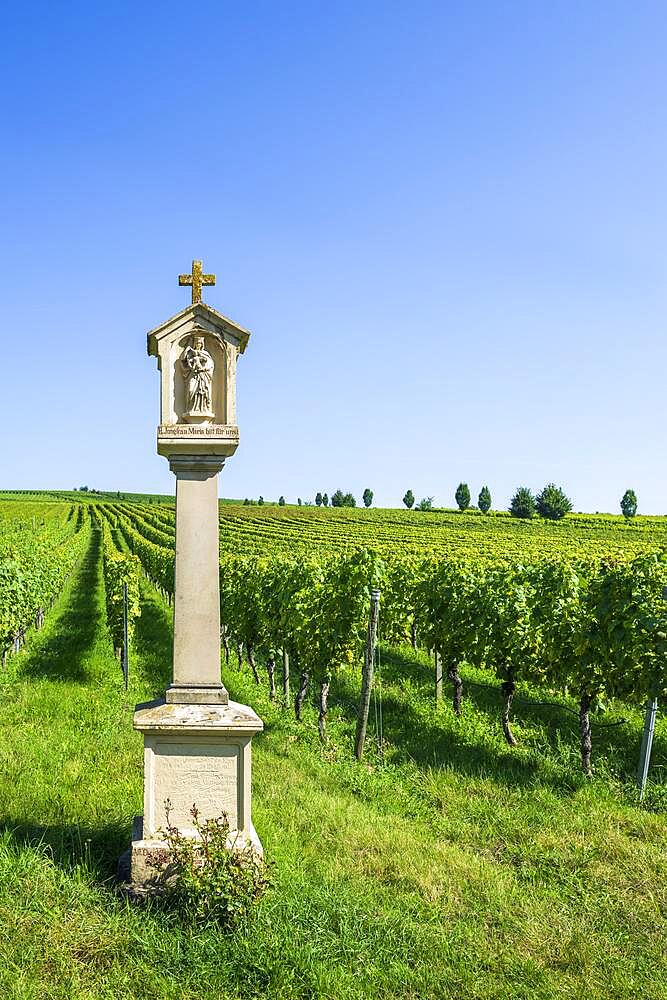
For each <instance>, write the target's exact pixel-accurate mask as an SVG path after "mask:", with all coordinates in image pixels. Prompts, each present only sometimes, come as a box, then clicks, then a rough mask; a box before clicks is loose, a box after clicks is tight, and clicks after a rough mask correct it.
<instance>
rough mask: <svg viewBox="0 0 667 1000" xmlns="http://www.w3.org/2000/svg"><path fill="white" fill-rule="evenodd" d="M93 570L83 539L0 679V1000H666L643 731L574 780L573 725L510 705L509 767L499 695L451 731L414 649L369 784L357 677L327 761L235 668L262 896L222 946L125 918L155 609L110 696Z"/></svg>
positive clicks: (164, 651)
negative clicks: (266, 890) (359, 735)
mask: <svg viewBox="0 0 667 1000" xmlns="http://www.w3.org/2000/svg"><path fill="white" fill-rule="evenodd" d="M99 559H100V553H99V539H98V537H97V536H96V535H95V534H93V535H92V538H91V547H90V550H89V552H88V555H87V557H86V559H85V561H84V562H83V564H82V565H81V567H80V569H79V570H78V572H77V573H75V574H74V576H73V577H72V579H71V580H70V582H69V584H68V586H67V588H66V590H65V592H64V593H63V595H62V596H61V599H60V601H59V604H58V605H57V606H56V608H55V609H54V610H53V612H52V613H51V616H50V617H49V619H48V622H47V625H46V627H45V628H44V629H43V630H42V631H41V632H40V633H38V634H37V635H36V636H34V637H33V638H32V640H31V641H30V643H29V645H28V646H27V647H26V649H25V651H24V652H23V653H22V654H20V656H18V657H16V658H13V659H12V660H11V661H10V666H9V669H8V671H7V673H6V674H5V675H4V676H3V677H2V679H1V684H0V764H1V767H0V823H1V833H0V929H1V932H0V996H1V997H8V998H12V1000H13V998H21V1000H24V998H25V1000H28V998H30V1000H33V998H35V1000H37V998H40V1000H42V998H54V1000H55V998H58V1000H61V998H62V1000H65V998H68V1000H70V998H72V1000H80V998H86V1000H88V998H90V1000H93V998H94V1000H107V998H113V1000H117V998H119V1000H125V998H127V1000H129V998H132V1000H141V998H146V1000H148V998H160V1000H162V998H164V1000H167V998H169V1000H176V998H186V1000H195V998H206V1000H208V998H211V1000H213V998H216V1000H231V998H250V997H271V998H279V997H280V998H285V1000H289V998H297V997H298V998H304V1000H305V998H332V1000H333V998H341V1000H342V998H346V1000H348V998H349V1000H352V998H355V1000H357V998H365V997H373V998H384V997H387V998H389V997H395V998H406V1000H407V998H433V1000H435V998H452V1000H454V998H479V1000H482V998H503V1000H508V998H509V1000H515V998H516V1000H522V998H545V1000H546V998H550V1000H551V998H561V997H562V998H566V997H567V998H575V997H576V998H578V997H582V998H583V997H586V998H591V1000H597V998H599V1000H602V998H605V1000H608V998H616V997H618V998H621V997H623V998H626V997H627V998H635V997H638V996H642V995H647V996H651V997H653V998H656V997H657V998H661V997H667V954H666V950H665V940H666V932H667V822H666V820H665V816H664V815H663V814H662V813H659V812H650V811H648V810H645V809H640V808H638V807H637V806H636V805H635V804H633V801H632V795H631V792H630V791H629V790H628V788H627V787H626V786H625V785H624V784H623V779H624V775H626V774H628V773H629V772H630V770H631V769H632V767H633V766H634V763H635V758H636V744H637V738H638V734H639V729H640V716H639V715H638V714H636V713H635V714H634V715H633V717H632V725H631V726H629V727H626V728H621V729H618V730H607V731H605V732H604V735H603V739H602V740H601V743H600V746H599V751H598V758H597V767H598V776H597V777H596V778H595V779H594V780H593V781H592V782H586V781H585V780H584V779H583V778H580V777H579V776H578V774H577V770H576V768H577V751H576V735H575V733H574V732H573V730H572V727H571V726H570V727H569V728H568V723H567V717H566V715H565V713H562V714H559V712H558V710H555V711H553V710H552V711H546V710H544V709H539V708H535V709H534V710H533V709H530V708H524V709H523V710H519V709H518V710H517V715H518V716H519V720H518V723H517V727H516V729H517V734H518V735H519V736H520V738H521V746H520V748H518V749H517V750H516V751H511V752H510V751H509V750H508V749H507V748H506V747H505V746H504V745H503V743H502V740H501V738H500V736H499V732H498V724H497V718H496V715H497V711H496V710H497V702H496V701H495V700H494V696H493V694H492V693H491V692H485V691H484V689H476V691H474V692H473V696H472V697H470V698H468V699H467V701H466V705H465V716H464V718H463V719H462V720H456V719H455V718H453V716H452V715H451V713H450V712H449V710H448V709H447V708H446V707H444V708H441V709H440V710H439V711H438V712H437V713H436V712H435V711H434V709H433V708H432V707H431V705H430V701H429V691H430V673H429V670H428V667H427V663H426V660H425V658H423V657H420V656H417V657H414V656H413V655H412V653H411V652H408V651H405V650H394V651H391V652H388V651H385V656H384V663H383V667H382V678H383V692H384V725H385V737H386V739H387V745H386V756H385V763H384V764H383V765H382V766H378V764H377V761H376V760H375V758H374V754H373V752H372V749H371V752H369V760H368V762H367V763H366V764H364V765H362V766H358V765H357V764H356V763H355V762H354V761H353V760H352V759H351V755H350V747H351V745H352V733H353V720H352V714H353V705H354V700H355V697H356V683H357V682H356V680H354V679H353V678H351V677H350V678H346V677H342V678H341V679H340V680H339V681H338V683H337V686H336V688H335V691H334V693H333V698H332V700H333V703H334V707H333V709H332V712H331V720H330V741H329V744H328V745H327V746H326V747H324V748H322V747H321V746H320V745H319V742H318V740H317V738H316V734H315V726H314V716H313V715H312V714H309V715H308V717H307V719H306V722H305V724H304V725H303V726H297V725H296V723H294V722H293V721H292V719H291V717H290V714H289V713H286V712H284V711H283V710H282V709H281V707H280V706H279V705H274V704H271V703H270V702H269V700H268V697H267V695H266V692H265V690H264V688H262V689H258V688H256V687H255V685H254V684H253V683H252V680H251V678H250V677H249V675H248V673H247V672H246V670H245V669H243V670H241V671H239V670H237V669H236V668H235V667H231V666H230V667H228V668H225V679H226V681H227V684H228V686H229V688H230V690H231V692H232V695H233V696H234V697H235V698H236V699H237V700H242V701H246V702H249V703H251V704H252V705H253V706H254V707H255V708H256V709H257V710H258V711H259V712H260V714H261V715H262V717H263V718H264V720H265V723H266V732H265V734H264V735H263V736H261V737H259V738H258V739H257V740H256V741H255V763H254V795H255V802H254V818H255V824H256V826H257V828H258V831H259V834H260V836H261V838H262V841H263V843H264V845H265V848H266V851H267V854H268V856H269V857H270V858H272V859H273V860H274V861H275V862H276V870H275V887H274V889H273V890H272V891H271V893H270V894H269V896H268V897H267V898H266V899H265V900H264V902H263V903H262V905H261V907H260V908H259V911H258V914H257V918H256V921H255V922H254V925H253V926H252V927H251V928H250V929H249V930H248V931H247V932H243V933H239V934H237V935H235V936H234V937H231V938H229V937H224V936H222V935H220V934H217V933H215V932H212V931H206V932H200V933H197V934H192V933H189V932H187V931H184V930H181V929H179V928H178V927H174V926H170V925H169V924H168V923H167V922H166V921H165V920H164V918H161V917H159V916H158V915H151V914H150V913H147V912H146V911H143V910H137V909H134V908H132V907H130V906H128V904H127V903H126V902H125V901H124V899H123V898H122V897H121V896H119V895H118V893H117V892H116V890H115V888H114V884H113V876H114V872H115V866H116V861H117V858H118V855H119V854H120V853H121V851H122V850H123V849H124V848H125V847H126V846H127V844H128V842H129V836H130V825H131V820H132V816H133V815H134V814H135V813H137V812H140V811H141V798H142V747H141V741H140V738H139V737H138V736H137V735H136V734H135V733H134V732H133V730H132V727H131V717H132V711H133V707H134V704H135V702H138V701H142V700H145V699H147V698H150V697H152V696H154V695H156V694H158V693H159V692H161V691H162V690H163V689H164V686H165V683H166V682H167V680H168V674H169V663H170V653H171V613H170V611H169V609H167V608H166V607H165V606H164V604H163V603H162V601H161V600H160V599H159V598H158V597H157V595H156V594H155V592H154V591H153V590H152V588H151V587H150V586H149V585H145V586H144V594H143V608H142V617H141V619H140V620H139V623H138V629H137V636H136V643H135V649H134V654H133V661H132V681H131V687H130V692H129V694H127V695H126V694H125V692H124V690H123V686H122V678H121V675H120V670H119V667H118V664H117V662H116V660H115V659H114V656H113V651H112V648H111V644H110V642H109V639H108V637H107V634H106V631H105V624H104V622H105V620H104V594H103V587H102V582H101V574H100V563H99ZM657 754H658V757H659V758H660V759H664V757H665V729H664V725H663V724H662V723H661V728H660V731H659V734H658V746H657Z"/></svg>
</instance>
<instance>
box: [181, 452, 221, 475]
mask: <svg viewBox="0 0 667 1000" xmlns="http://www.w3.org/2000/svg"><path fill="white" fill-rule="evenodd" d="M224 464H225V459H224V458H223V457H222V456H221V455H170V456H169V468H170V469H171V471H172V472H173V473H174V475H175V476H176V477H177V478H178V479H210V478H211V476H217V474H218V473H219V472H220V471H221V469H222V467H223V466H224Z"/></svg>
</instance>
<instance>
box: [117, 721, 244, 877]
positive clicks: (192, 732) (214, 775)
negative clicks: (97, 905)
mask: <svg viewBox="0 0 667 1000" xmlns="http://www.w3.org/2000/svg"><path fill="white" fill-rule="evenodd" d="M134 727H135V729H137V730H139V731H140V732H142V733H143V735H144V815H143V826H142V832H141V837H140V838H139V839H141V840H142V841H151V842H153V841H155V842H159V841H160V839H161V831H162V830H164V828H165V826H166V823H167V813H166V802H167V800H168V801H169V802H170V813H169V821H170V822H171V824H172V825H173V826H176V827H178V829H179V830H181V832H183V833H185V834H193V833H194V827H193V821H192V815H191V812H190V810H191V808H192V807H193V806H196V807H197V809H198V810H199V813H200V818H201V819H202V820H206V819H215V818H216V817H218V816H221V815H222V814H223V813H224V814H225V815H226V816H227V818H228V820H229V824H230V830H231V833H232V834H233V835H238V836H239V838H240V839H241V842H248V841H249V842H251V843H253V844H254V845H255V846H256V847H257V848H258V849H259V850H261V847H260V845H259V840H258V838H257V834H256V833H255V829H254V827H253V825H252V819H251V786H250V771H251V748H250V744H251V740H252V737H253V736H254V735H255V733H258V732H261V731H262V729H263V728H264V727H263V723H262V720H261V719H260V718H259V716H257V715H256V714H255V712H253V711H252V709H251V708H248V707H247V706H245V705H239V704H237V703H236V702H229V703H228V704H227V705H183V704H168V703H167V702H165V701H157V702H151V703H149V704H147V705H140V706H138V707H137V711H136V712H135V715H134ZM144 846H145V845H144ZM142 849H143V848H142ZM134 852H135V847H134V846H133V856H134ZM133 865H134V861H133Z"/></svg>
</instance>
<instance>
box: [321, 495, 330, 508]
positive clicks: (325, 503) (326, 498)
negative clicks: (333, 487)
mask: <svg viewBox="0 0 667 1000" xmlns="http://www.w3.org/2000/svg"><path fill="white" fill-rule="evenodd" d="M322 506H323V507H328V506H329V494H328V493H323V494H322Z"/></svg>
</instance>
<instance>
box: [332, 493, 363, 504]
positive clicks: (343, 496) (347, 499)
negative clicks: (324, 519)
mask: <svg viewBox="0 0 667 1000" xmlns="http://www.w3.org/2000/svg"><path fill="white" fill-rule="evenodd" d="M331 506H332V507H356V506H357V501H356V500H355V499H354V497H353V496H352V494H351V493H343V491H342V490H336V492H335V493H334V495H333V496H332V497H331Z"/></svg>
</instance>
